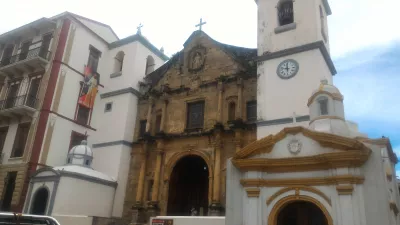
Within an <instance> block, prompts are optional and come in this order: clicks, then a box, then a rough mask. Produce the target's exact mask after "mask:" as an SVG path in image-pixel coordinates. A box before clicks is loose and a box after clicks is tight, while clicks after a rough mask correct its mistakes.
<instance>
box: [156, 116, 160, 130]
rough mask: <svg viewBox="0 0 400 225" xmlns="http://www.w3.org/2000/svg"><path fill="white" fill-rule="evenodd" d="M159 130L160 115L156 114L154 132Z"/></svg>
mask: <svg viewBox="0 0 400 225" xmlns="http://www.w3.org/2000/svg"><path fill="white" fill-rule="evenodd" d="M160 131H161V115H157V116H156V133H158V132H160Z"/></svg>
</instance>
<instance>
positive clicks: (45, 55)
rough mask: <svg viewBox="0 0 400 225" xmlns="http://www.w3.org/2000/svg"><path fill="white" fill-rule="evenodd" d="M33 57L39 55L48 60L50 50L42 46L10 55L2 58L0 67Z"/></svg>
mask: <svg viewBox="0 0 400 225" xmlns="http://www.w3.org/2000/svg"><path fill="white" fill-rule="evenodd" d="M35 57H41V58H43V59H45V60H49V58H50V51H48V50H47V49H44V48H42V47H38V48H34V49H30V50H29V51H27V52H21V53H19V54H17V55H13V56H11V57H7V58H4V59H2V60H1V61H0V67H4V66H8V65H11V64H14V63H17V62H20V61H23V60H29V59H32V58H35Z"/></svg>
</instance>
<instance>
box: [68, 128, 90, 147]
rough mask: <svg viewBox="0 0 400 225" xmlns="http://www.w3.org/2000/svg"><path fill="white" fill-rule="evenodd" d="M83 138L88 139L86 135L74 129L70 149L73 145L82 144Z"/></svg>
mask: <svg viewBox="0 0 400 225" xmlns="http://www.w3.org/2000/svg"><path fill="white" fill-rule="evenodd" d="M83 140H86V135H84V134H81V133H78V132H75V131H72V132H71V141H70V142H69V149H68V151H69V150H71V149H72V148H73V147H75V146H77V145H80V144H81V143H82V141H83Z"/></svg>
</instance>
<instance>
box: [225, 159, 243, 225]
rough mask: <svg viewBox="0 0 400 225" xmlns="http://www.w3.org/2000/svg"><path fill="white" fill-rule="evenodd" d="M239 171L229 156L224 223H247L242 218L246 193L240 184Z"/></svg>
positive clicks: (231, 224)
mask: <svg viewBox="0 0 400 225" xmlns="http://www.w3.org/2000/svg"><path fill="white" fill-rule="evenodd" d="M241 178H242V175H241V172H240V171H239V170H238V169H237V168H236V167H235V166H233V164H232V161H231V158H230V159H228V161H227V163H226V204H225V206H226V208H225V216H226V221H225V224H226V225H243V224H248V223H246V220H245V218H244V212H243V207H244V205H243V199H244V195H245V194H246V193H245V191H244V189H243V186H242V185H241V184H240V179H241Z"/></svg>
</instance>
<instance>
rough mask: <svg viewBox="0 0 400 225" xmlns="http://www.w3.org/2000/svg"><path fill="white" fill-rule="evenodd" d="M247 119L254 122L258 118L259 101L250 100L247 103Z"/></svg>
mask: <svg viewBox="0 0 400 225" xmlns="http://www.w3.org/2000/svg"><path fill="white" fill-rule="evenodd" d="M246 112H247V121H248V122H253V121H256V120H257V102H256V101H250V102H247V105H246Z"/></svg>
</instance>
